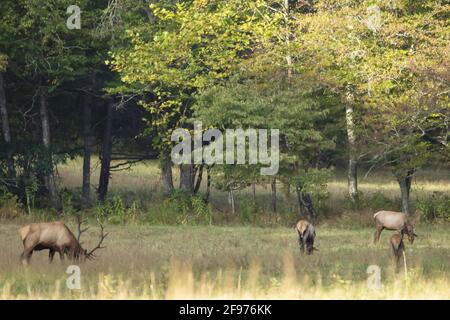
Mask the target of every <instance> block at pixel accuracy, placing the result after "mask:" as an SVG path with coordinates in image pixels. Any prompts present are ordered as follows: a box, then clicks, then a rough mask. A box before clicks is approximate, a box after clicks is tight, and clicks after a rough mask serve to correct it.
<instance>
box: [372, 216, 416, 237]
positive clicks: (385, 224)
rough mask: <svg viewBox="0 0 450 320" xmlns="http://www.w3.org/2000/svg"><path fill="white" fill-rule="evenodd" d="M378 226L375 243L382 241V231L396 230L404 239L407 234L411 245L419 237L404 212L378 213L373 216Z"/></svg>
mask: <svg viewBox="0 0 450 320" xmlns="http://www.w3.org/2000/svg"><path fill="white" fill-rule="evenodd" d="M373 218H374V219H375V224H376V231H375V235H374V243H377V242H378V241H379V240H380V235H381V231H383V230H384V229H386V230H396V231H398V232H400V234H401V236H402V238H403V235H404V234H406V235H407V236H408V239H409V241H410V242H411V243H413V242H414V238H415V237H417V234H416V231H415V229H414V227H413V225H412V224H411V223H410V222H409V221H408V216H407V215H406V214H404V213H403V212H395V211H378V212H377V213H375V214H374V215H373Z"/></svg>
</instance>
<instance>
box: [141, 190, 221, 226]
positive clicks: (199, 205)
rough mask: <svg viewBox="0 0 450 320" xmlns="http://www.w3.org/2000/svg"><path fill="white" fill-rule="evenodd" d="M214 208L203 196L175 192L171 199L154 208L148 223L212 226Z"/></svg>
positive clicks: (182, 191) (168, 198)
mask: <svg viewBox="0 0 450 320" xmlns="http://www.w3.org/2000/svg"><path fill="white" fill-rule="evenodd" d="M212 215H213V213H212V208H211V206H210V205H209V204H207V203H205V201H204V196H203V195H201V194H196V195H192V194H190V193H189V192H186V191H184V190H174V191H173V192H172V194H170V196H169V197H167V198H166V199H164V201H162V203H159V204H157V205H155V206H153V207H152V208H150V212H149V213H148V215H147V218H146V221H147V222H148V223H150V224H182V225H188V224H189V225H197V224H212Z"/></svg>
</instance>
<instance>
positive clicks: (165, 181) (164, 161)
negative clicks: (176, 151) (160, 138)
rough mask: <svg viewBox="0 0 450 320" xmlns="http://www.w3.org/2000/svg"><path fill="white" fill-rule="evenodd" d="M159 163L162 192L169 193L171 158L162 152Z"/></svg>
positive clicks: (171, 176) (171, 184)
mask: <svg viewBox="0 0 450 320" xmlns="http://www.w3.org/2000/svg"><path fill="white" fill-rule="evenodd" d="M160 165H161V180H162V186H163V193H164V195H169V194H170V193H171V192H172V191H173V175H172V160H171V159H170V156H167V155H165V154H164V155H163V156H162V158H161V163H160Z"/></svg>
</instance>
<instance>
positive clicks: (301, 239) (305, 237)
mask: <svg viewBox="0 0 450 320" xmlns="http://www.w3.org/2000/svg"><path fill="white" fill-rule="evenodd" d="M295 229H296V230H297V233H298V244H299V245H300V252H301V253H305V245H306V254H308V255H309V254H313V252H314V250H318V249H316V248H315V247H314V239H315V238H316V230H315V228H314V226H313V225H312V224H311V223H309V222H308V221H306V220H299V221H298V222H297V224H296V226H295Z"/></svg>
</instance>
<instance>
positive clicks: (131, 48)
mask: <svg viewBox="0 0 450 320" xmlns="http://www.w3.org/2000/svg"><path fill="white" fill-rule="evenodd" d="M0 16H1V19H0V115H1V132H2V136H1V139H0V243H2V244H3V243H13V244H14V245H12V246H11V247H8V248H7V250H4V251H3V252H1V253H0V289H1V288H3V298H6V299H10V298H24V297H28V298H39V297H50V296H52V295H55V296H56V297H66V295H70V292H69V291H67V290H68V289H62V288H59V287H57V286H56V287H54V282H55V281H56V280H55V279H56V278H57V279H59V278H58V277H60V278H61V277H62V278H61V279H63V278H64V277H65V274H64V271H61V270H62V269H61V270H59V269H60V266H57V265H52V266H51V268H50V269H49V270H51V272H50V273H49V274H48V275H42V272H43V270H46V269H48V268H49V267H48V266H47V262H46V261H45V259H44V257H42V258H40V257H39V254H36V257H33V260H34V259H36V262H35V267H36V268H38V272H37V273H36V274H35V275H34V278H33V277H32V278H31V279H29V278H28V276H25V275H23V274H22V273H20V272H19V271H17V270H16V269H15V265H17V263H18V257H19V255H20V253H21V246H22V243H21V241H20V239H19V236H18V235H17V229H18V228H19V226H22V225H24V224H26V223H35V222H49V221H57V220H62V221H64V222H66V223H67V224H68V225H70V226H71V228H72V226H73V228H75V226H76V221H77V220H76V219H77V218H78V219H79V218H80V217H82V218H83V219H85V221H86V223H87V224H88V225H90V226H91V227H92V228H91V229H90V231H89V232H87V234H86V236H87V239H88V243H89V244H93V243H94V242H95V241H96V239H97V237H98V236H97V231H98V230H97V229H98V225H99V224H100V225H101V228H102V232H103V226H104V227H105V230H110V232H109V233H110V234H109V237H108V238H105V243H106V250H103V251H101V253H100V252H99V257H98V258H97V259H96V260H95V262H94V263H92V264H90V265H87V266H86V267H83V268H86V271H83V272H86V273H87V275H86V277H88V279H89V280H86V283H89V284H90V285H93V286H97V285H98V287H96V288H97V289H96V290H94V291H95V294H92V290H91V291H89V290H88V289H86V291H83V290H81V291H80V293H79V294H80V297H84V298H103V297H106V298H113V299H117V298H118V299H121V298H135V297H146V298H154V299H161V298H172V297H175V298H179V297H180V296H182V297H184V296H189V297H192V298H202V297H203V298H204V297H225V298H234V297H238V298H260V299H261V298H267V297H269V298H270V297H275V296H276V297H281V298H292V297H294V298H302V297H309V298H313V299H315V298H330V297H331V298H333V297H337V296H339V295H341V294H343V292H345V289H343V288H344V287H345V285H346V283H347V284H348V283H349V282H358V283H359V284H358V285H361V286H360V287H358V286H355V287H354V289H352V290H351V291H348V292H347V293H346V294H345V297H346V298H354V297H359V298H364V297H366V296H365V295H366V293H365V291H364V286H363V285H364V283H365V282H364V281H365V279H366V277H367V274H366V269H367V267H368V266H369V265H372V264H379V265H381V266H382V269H383V270H385V269H388V270H390V269H389V268H390V267H391V264H390V263H389V261H388V259H387V253H388V251H387V250H388V246H387V245H386V243H387V242H386V239H384V240H383V236H382V241H384V242H383V243H384V246H383V247H381V245H378V246H373V245H372V239H373V232H374V231H375V223H374V218H373V214H374V213H376V212H377V211H379V210H390V211H394V212H403V213H404V214H405V215H406V217H408V220H409V221H413V223H414V225H415V226H416V227H417V230H418V234H419V238H417V239H416V242H414V244H411V245H409V244H406V246H407V249H406V252H407V257H408V259H409V260H408V261H409V263H410V266H409V271H410V272H409V276H410V278H408V279H407V280H405V282H402V281H403V280H402V281H400V282H398V281H397V280H398V279H397V278H398V274H397V273H395V272H394V271H392V270H391V271H392V272H390V271H389V272H387V273H386V275H385V276H386V278H388V279H391V278H390V277H393V278H392V279H394V278H395V279H394V280H395V281H394V280H392V281H391V282H390V285H392V287H390V286H387V287H386V289H385V291H383V292H381V293H380V292H378V293H375V295H374V296H373V297H375V298H414V297H415V298H422V297H426V294H427V292H428V293H429V292H432V291H433V290H435V291H433V292H435V294H436V296H437V297H439V298H447V299H448V298H449V297H450V292H449V291H448V288H447V289H445V283H447V284H448V283H449V279H448V267H449V265H448V263H449V261H450V260H449V259H447V258H448V257H449V256H450V238H449V233H448V230H449V222H450V161H449V160H450V95H449V93H450V91H449V88H450V71H449V70H450V59H449V58H450V57H449V55H450V41H449V40H450V23H449V21H450V4H449V3H448V2H447V1H433V0H342V1H338V0H251V1H250V0H249V1H241V0H227V1H221V0H186V1H184V0H160V1H156V0H76V1H75V0H45V1H42V0H39V1H38V0H2V1H1V2H0ZM196 123H201V124H202V131H200V136H203V138H204V139H203V140H202V141H201V143H200V145H195V142H194V144H193V145H192V152H191V153H190V154H188V155H187V158H188V159H194V161H190V163H183V164H175V163H174V161H173V152H174V147H175V146H176V144H177V143H178V142H179V141H178V140H177V141H175V140H174V138H173V134H174V132H176V130H180V129H182V130H183V131H185V132H187V133H188V134H194V135H195V132H196V131H195V130H196V127H195V124H196ZM211 129H217V130H218V131H220V132H225V131H226V130H241V131H238V132H240V133H241V134H237V135H236V137H235V138H236V141H237V143H238V144H239V140H240V141H241V143H242V144H243V145H244V147H248V146H249V145H250V144H251V137H250V136H251V134H250V130H259V131H257V132H266V131H267V133H269V132H272V133H273V132H275V131H274V130H277V131H276V132H279V137H278V141H277V143H278V149H277V153H276V154H275V153H274V151H273V150H272V151H271V155H272V156H273V157H274V156H275V155H276V157H277V160H278V162H277V163H278V167H277V168H278V170H277V171H276V172H275V174H268V175H265V174H261V172H262V169H263V168H264V167H265V166H266V164H263V163H262V162H260V163H257V161H253V162H252V161H251V160H249V159H250V158H251V154H250V153H251V151H252V150H251V149H250V150H248V151H249V152H248V153H246V152H245V151H244V153H239V151H236V150H234V149H233V152H232V155H231V156H232V158H234V157H236V158H240V159H243V160H244V161H243V163H239V164H234V163H233V164H229V163H228V162H225V161H222V160H223V159H224V158H225V157H223V159H222V156H221V155H218V154H217V149H216V151H215V152H216V153H215V154H214V156H215V157H216V159H218V158H220V161H217V162H216V163H211V162H208V161H206V160H205V156H204V154H205V153H206V151H205V150H209V149H208V147H212V146H214V145H216V144H215V143H216V142H221V141H222V140H220V141H218V136H214V139H212V138H211V135H209V139H205V137H206V136H207V135H208V134H207V133H208V130H211ZM217 130H216V131H215V132H217ZM264 130H265V131H264ZM220 139H222V138H220ZM260 139H262V138H261V136H260ZM264 139H266V137H264ZM264 139H262V140H264ZM228 140H229V139H228V136H227V141H226V142H227V144H228V142H230V143H231V144H233V145H234V143H235V140H234V139H233V138H232V139H231V141H228ZM266 140H267V139H266ZM259 141H260V143H261V140H259ZM273 144H274V140H272V141H271V145H272V146H273ZM198 150H200V151H199V152H200V155H202V154H203V158H201V159H200V161H197V160H196V159H197V158H196V155H195V153H196V152H198ZM258 150H259V151H260V150H261V144H260V145H259V149H258ZM266 151H267V149H266ZM227 156H228V154H227ZM299 219H305V220H307V221H309V222H310V223H311V224H312V225H314V226H315V227H316V229H317V243H319V247H318V250H319V251H318V252H317V253H314V255H313V257H307V258H305V257H304V256H301V255H300V256H299V254H298V243H297V242H298V240H297V238H296V237H297V234H296V232H295V230H294V226H295V225H296V222H297V221H298V220H299ZM83 221H84V220H83ZM73 230H75V229H73ZM78 231H80V224H79V225H78ZM402 232H403V231H402ZM341 234H344V235H347V239H348V240H346V239H344V238H342V237H341V236H340V235H341ZM387 234H388V232H386V231H385V232H384V233H383V235H384V237H387ZM80 235H81V232H80ZM402 235H403V233H402ZM183 239H188V241H187V242H185V243H183V241H186V240H183ZM78 240H79V239H78ZM150 242H153V243H152V244H148V243H150ZM130 243H134V244H136V243H140V244H141V245H140V247H139V246H136V247H133V249H131V250H127V244H130ZM175 243H178V245H175ZM252 243H259V244H255V245H256V248H252V245H251V244H252ZM101 244H102V243H101V242H100V244H99V247H100V245H101ZM363 244H367V245H363ZM147 245H148V247H147ZM333 246H336V247H335V248H334V249H331V248H332V247H333ZM347 246H348V247H347ZM359 246H363V247H362V248H359ZM367 246H368V247H367ZM92 247H94V245H92ZM413 247H415V249H414V250H415V251H414V252H413V251H412V250H413V249H412V248H413ZM182 248H184V249H182ZM218 250H222V251H224V252H228V253H229V254H228V256H227V259H225V260H226V262H223V263H220V262H219V260H218V259H219V257H218V256H217V255H218ZM286 250H287V252H286ZM327 250H328V251H327ZM329 250H332V251H329ZM333 250H334V251H333ZM357 250H360V253H359V254H360V256H359V257H360V259H362V260H358V256H356V255H358V253H356V252H357ZM113 255H114V256H116V257H120V258H117V259H119V261H118V263H117V264H116V265H115V269H114V268H113V270H110V273H108V271H107V270H109V269H108V268H112V265H113V264H114V258H113ZM321 255H322V257H323V258H321ZM30 257H31V255H30ZM134 257H137V258H136V259H135V258H134ZM325 257H328V258H327V259H326V258H325ZM261 260H263V262H261ZM127 261H134V262H133V266H131V267H129V266H128V265H127ZM180 261H182V262H180ZM87 263H89V262H87ZM32 265H33V263H32ZM129 268H132V270H131V269H129ZM223 268H225V269H226V270H225V271H224V275H223V274H222V269H223ZM404 268H405V272H406V270H407V267H406V260H405V266H404ZM150 269H151V270H152V271H149V270H150ZM58 270H59V271H58ZM218 270H220V271H218ZM227 270H228V271H227ZM305 270H307V271H308V272H310V273H308V272H307V277H308V278H301V279H300V274H304V273H305V272H304V271H305ZM58 272H59V273H58ZM133 272H134V273H136V274H140V275H141V276H142V277H144V278H146V279H150V280H149V281H150V282H151V283H152V286H151V287H152V288H153V289H151V291H146V290H147V289H146V287H145V285H144V288H143V289H142V290H143V291H139V292H134V291H133V292H131V291H129V290H131V288H133V285H132V284H130V283H128V282H127V280H123V281H124V282H121V281H122V280H121V278H120V277H121V276H124V278H126V279H128V277H130V279H129V281H130V282H131V283H133V281H137V280H136V278H132V277H131V276H130V274H131V273H133ZM205 272H206V274H208V275H209V273H210V272H212V273H215V272H219V273H220V276H219V275H216V277H215V278H214V277H212V278H211V279H210V278H208V276H205ZM44 273H45V272H44ZM183 274H185V276H186V277H188V278H189V277H191V276H192V277H193V278H194V279H195V281H194V282H193V283H192V284H191V286H189V285H186V282H185V281H182V280H181V279H178V276H180V277H181V275H183ZM237 274H239V290H238V289H236V287H235V283H234V282H235V280H236V278H235V277H236V275H237ZM280 274H284V277H285V278H284V280H283V279H281V280H280V279H279V278H278V276H279V275H280ZM171 275H172V276H173V277H172V278H173V279H172V278H171ZM116 276H117V277H119V278H114V277H116ZM241 276H242V278H243V279H246V281H247V287H246V288H247V289H245V290H248V291H245V290H244V289H242V290H241V285H240V281H241ZM42 277H44V278H42ZM221 277H222V278H221ZM227 277H229V279H228V278H227ZM293 277H294V278H296V277H298V281H299V283H302V285H299V286H300V287H302V286H303V287H308V288H310V289H309V290H310V291H308V290H306V291H301V293H298V290H297V289H298V288H297V287H295V286H294V285H292V283H293V282H292V281H291V280H292V278H293ZM319 278H320V279H321V280H320V281H319V280H318V279H319ZM99 279H100V280H99ZM171 279H172V280H171ZM227 279H228V280H229V281H228V282H227ZM286 279H290V280H289V281H288V280H286ZM430 279H432V280H430ZM58 281H59V280H58ZM252 281H253V282H252ZM283 281H284V282H283ZM286 281H287V282H286ZM295 281H297V280H295ZM295 281H294V282H295ZM322 281H323V282H322ZM275 282H276V284H275ZM363 282H364V283H363ZM30 283H35V286H33V285H31V286H32V288H33V290H35V291H33V290H31V291H30V289H29V286H30ZM111 283H112V284H111ZM224 283H225V284H224ZM230 283H232V285H230ZM252 283H253V285H252ZM286 283H289V284H286ZM317 283H321V284H317ZM361 283H362V284H361ZM405 283H407V284H410V285H411V286H412V284H415V285H417V286H419V287H417V290H411V291H408V288H404V287H402V286H403V285H404V284H405ZM439 283H441V284H442V286H443V287H442V288H440V287H439ZM284 284H286V288H288V289H286V291H283V290H281V289H280V288H281V287H283V286H284ZM197 285H198V287H197ZM202 285H203V286H206V287H208V286H209V287H210V288H214V289H211V290H210V291H208V290H206V291H201V290H200V289H199V288H200V287H202ZM314 285H317V286H319V287H321V288H322V289H321V290H323V291H320V292H319V291H314V290H312V289H311V288H312V287H313V286H314ZM27 286H28V289H26V288H27ZM184 286H187V287H184ZM112 287H114V288H115V289H114V290H113V289H111V290H109V289H108V288H112ZM123 287H125V289H124V290H125V291H121V289H120V288H123ZM138 287H139V286H138ZM154 287H157V288H159V289H154ZM400 287H401V288H400ZM105 288H106V289H105ZM139 288H140V287H139ZM171 288H172V289H171ZM262 288H264V289H262ZM268 288H270V289H268ZM399 288H400V289H399ZM437 288H440V289H437ZM178 289H179V290H178ZM102 290H103V291H102ZM137 290H140V289H137ZM152 290H155V291H152ZM277 290H281V291H277ZM402 290H403V291H402ZM117 292H121V293H123V295H120V294H117V295H116V293H117ZM124 292H125V293H124ZM415 294H417V295H418V296H415ZM1 297H2V293H1V292H0V298H1Z"/></svg>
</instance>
